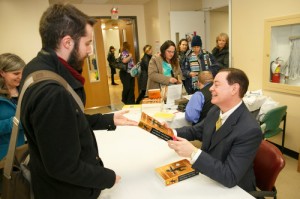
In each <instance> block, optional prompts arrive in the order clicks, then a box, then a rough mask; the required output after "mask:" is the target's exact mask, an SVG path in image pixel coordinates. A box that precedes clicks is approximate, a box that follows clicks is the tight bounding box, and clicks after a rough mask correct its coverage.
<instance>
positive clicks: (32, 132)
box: [0, 4, 262, 199]
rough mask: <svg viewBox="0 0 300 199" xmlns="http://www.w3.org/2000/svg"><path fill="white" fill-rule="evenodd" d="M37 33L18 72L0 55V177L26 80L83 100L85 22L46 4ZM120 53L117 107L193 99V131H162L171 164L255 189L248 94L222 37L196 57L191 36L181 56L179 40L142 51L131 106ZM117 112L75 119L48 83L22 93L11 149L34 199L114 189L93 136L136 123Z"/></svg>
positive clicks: (196, 43)
mask: <svg viewBox="0 0 300 199" xmlns="http://www.w3.org/2000/svg"><path fill="white" fill-rule="evenodd" d="M39 24H40V27H39V33H40V37H41V40H42V49H41V50H40V51H39V52H38V54H37V56H36V57H34V58H33V59H32V60H31V61H29V62H28V63H27V64H26V66H25V62H24V61H23V60H22V59H21V58H20V57H18V56H17V55H14V54H10V53H4V54H1V55H0V110H1V112H0V149H1V151H0V158H1V164H0V165H2V167H0V169H1V172H2V169H3V164H4V163H5V155H6V153H7V148H8V143H9V140H10V134H11V130H12V120H13V116H14V114H15V110H16V106H17V101H18V94H19V91H20V90H22V87H23V86H24V80H25V79H26V78H27V77H28V76H30V75H31V74H32V73H33V72H35V71H39V70H50V71H52V72H55V73H56V74H58V75H60V76H61V77H62V78H64V79H65V80H66V81H67V83H68V84H69V85H70V87H71V88H72V89H73V90H74V91H75V92H76V94H77V95H78V96H79V98H80V100H81V101H82V102H83V104H84V103H85V101H86V96H85V90H84V82H85V80H84V77H83V76H82V75H81V72H82V67H83V61H84V60H85V59H86V58H87V56H88V54H89V53H91V51H92V49H91V45H90V44H91V43H92V41H93V36H92V35H93V34H92V32H93V25H94V24H95V19H94V18H92V17H89V16H87V15H86V14H84V13H83V12H81V11H80V10H78V9H77V8H76V7H74V6H72V5H70V4H64V5H63V4H54V5H51V6H49V8H47V10H46V11H45V12H44V13H43V15H42V17H41V19H40V23H39ZM130 48H131V46H130V45H129V43H127V42H123V44H122V48H121V51H120V57H121V61H122V62H123V63H124V64H125V65H126V66H127V67H126V68H125V69H124V70H120V73H119V75H120V79H121V82H122V84H123V91H122V102H123V103H124V104H134V103H140V102H141V100H142V99H143V97H144V96H145V95H147V90H148V89H160V88H161V87H162V86H172V85H174V84H183V86H184V88H185V89H186V91H187V93H188V94H193V96H192V98H191V101H190V103H191V104H189V105H188V107H189V106H190V108H188V109H187V114H188V116H187V118H189V119H190V121H192V123H193V124H194V125H193V126H187V127H181V128H177V129H172V131H173V132H174V134H175V135H176V141H175V140H172V141H168V147H169V148H170V149H173V150H174V152H175V153H177V154H178V155H179V156H182V157H185V158H190V161H191V164H192V167H193V168H194V169H195V170H196V171H198V172H201V173H202V174H203V175H206V176H208V177H210V178H212V179H214V180H215V181H217V182H219V183H221V184H223V185H224V186H226V187H233V186H235V185H239V186H240V187H241V188H243V189H244V190H246V191H248V192H250V191H253V190H255V188H256V187H255V175H254V171H253V160H254V157H255V154H256V151H257V149H258V147H259V144H260V142H261V140H262V134H261V130H260V127H259V125H258V123H257V122H256V121H255V119H254V118H253V117H252V115H251V114H250V112H249V111H248V109H247V108H246V106H245V104H244V103H243V101H242V98H243V96H244V94H245V93H246V91H247V89H248V85H249V80H248V78H247V76H246V74H245V73H244V72H243V71H241V70H239V69H235V68H228V67H229V63H228V60H229V57H228V56H229V54H228V53H229V52H228V36H227V35H226V34H225V33H221V34H220V35H218V37H217V38H216V47H215V48H214V49H213V51H212V53H210V52H208V51H206V50H205V49H203V48H202V39H201V37H200V36H199V35H194V37H193V38H192V40H191V49H190V48H189V43H188V40H187V39H182V40H180V42H179V43H178V45H177V46H176V45H175V43H174V42H173V41H171V40H167V41H165V42H164V43H163V44H162V45H161V47H160V52H159V53H156V54H154V55H152V52H153V49H152V46H151V45H145V46H144V48H143V51H144V55H143V57H142V59H141V61H140V67H141V70H140V71H141V72H140V75H139V81H138V84H139V96H138V98H137V100H135V96H134V87H135V79H134V77H132V76H131V74H130V70H131V69H132V68H133V67H134V65H135V63H134V59H133V56H132V54H131V52H130ZM114 53H115V48H114V47H113V46H111V47H110V49H109V54H108V57H107V60H108V62H109V66H110V68H111V84H112V85H117V84H116V83H115V79H114V75H115V74H116V69H115V67H114V62H115V60H116V58H115V55H114ZM18 106H19V105H18ZM125 113H127V111H118V112H115V113H111V114H104V115H102V114H93V115H88V114H85V113H84V112H82V111H81V109H80V107H79V106H78V104H77V103H76V101H75V100H74V99H73V98H72V96H71V95H70V94H69V93H68V91H67V90H66V89H65V88H64V87H63V86H61V85H59V84H57V83H56V82H54V81H51V80H50V82H47V83H45V82H39V83H37V84H36V85H34V86H32V87H30V88H28V90H27V91H26V92H25V94H24V97H23V100H22V104H21V118H20V122H21V128H20V129H19V136H18V142H17V145H22V144H24V142H25V137H26V142H27V143H28V145H29V153H30V161H29V168H30V171H31V185H32V190H33V193H34V197H35V198H36V199H48V198H49V199H52V198H58V199H59V198H61V199H69V198H70V199H76V198H78V199H82V198H86V199H88V198H90V199H96V198H98V197H99V195H100V194H101V191H102V190H104V189H109V188H112V187H113V186H114V185H115V184H116V183H118V182H119V181H120V180H121V176H119V175H118V174H117V172H116V171H114V170H113V169H111V168H107V167H106V166H105V165H104V161H103V160H102V159H101V157H99V154H98V146H97V142H96V139H95V135H94V132H93V130H98V129H106V130H109V131H113V130H115V129H116V128H117V126H122V125H132V126H136V125H137V122H135V121H133V120H130V119H128V118H126V117H125V116H124V114H125ZM204 121H205V122H204ZM194 140H199V141H202V147H201V148H196V147H195V146H194V145H192V144H191V142H189V141H194ZM99 149H100V150H102V149H101V147H100V148H99ZM112 158H116V157H112ZM137 161H138V160H137ZM3 162H4V163H3ZM125 175H126V174H125ZM1 177H2V175H1ZM187 194H188V193H187Z"/></svg>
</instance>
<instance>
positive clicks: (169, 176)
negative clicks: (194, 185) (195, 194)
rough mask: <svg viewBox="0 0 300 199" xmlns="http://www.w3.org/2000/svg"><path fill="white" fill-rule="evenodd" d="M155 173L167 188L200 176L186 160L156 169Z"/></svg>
mask: <svg viewBox="0 0 300 199" xmlns="http://www.w3.org/2000/svg"><path fill="white" fill-rule="evenodd" d="M155 173H156V174H157V175H158V177H159V178H160V179H161V180H162V181H163V183H164V185H166V186H169V185H172V184H175V183H177V182H180V181H182V180H186V179H188V178H191V177H193V176H196V175H198V174H199V172H197V171H195V170H194V169H193V168H192V165H191V163H190V162H189V161H188V160H186V159H183V160H180V161H177V162H173V163H170V164H167V165H164V166H161V167H158V168H156V169H155Z"/></svg>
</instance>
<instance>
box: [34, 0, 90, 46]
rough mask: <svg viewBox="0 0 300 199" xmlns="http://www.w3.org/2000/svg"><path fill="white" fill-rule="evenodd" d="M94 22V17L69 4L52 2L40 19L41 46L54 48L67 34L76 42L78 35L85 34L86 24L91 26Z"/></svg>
mask: <svg viewBox="0 0 300 199" xmlns="http://www.w3.org/2000/svg"><path fill="white" fill-rule="evenodd" d="M95 22H96V20H95V19H93V18H91V17H89V16H87V15H86V14H84V13H83V12H81V11H80V10H78V9H77V8H76V7H74V6H73V5H71V4H54V5H52V6H50V7H49V8H48V9H47V10H46V11H45V12H44V13H43V15H42V18H41V20H40V28H39V31H40V35H41V38H42V46H43V48H50V49H53V50H56V49H57V48H58V44H59V42H60V41H61V39H62V38H63V37H65V36H67V35H69V36H70V37H72V39H73V40H74V41H75V43H77V42H78V41H79V39H80V37H83V36H85V35H86V31H85V27H86V25H87V24H90V25H91V26H93V25H94V24H95Z"/></svg>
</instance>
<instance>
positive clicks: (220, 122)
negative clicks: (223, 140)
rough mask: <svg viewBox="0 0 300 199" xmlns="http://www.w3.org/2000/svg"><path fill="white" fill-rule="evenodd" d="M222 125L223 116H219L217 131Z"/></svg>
mask: <svg viewBox="0 0 300 199" xmlns="http://www.w3.org/2000/svg"><path fill="white" fill-rule="evenodd" d="M221 126H222V119H221V117H220V116H219V119H218V120H217V122H216V131H217V130H218V129H219V128H220V127H221Z"/></svg>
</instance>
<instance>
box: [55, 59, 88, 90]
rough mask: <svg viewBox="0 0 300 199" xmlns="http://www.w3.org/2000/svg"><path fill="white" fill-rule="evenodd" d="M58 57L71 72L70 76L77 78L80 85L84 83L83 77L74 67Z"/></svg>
mask: <svg viewBox="0 0 300 199" xmlns="http://www.w3.org/2000/svg"><path fill="white" fill-rule="evenodd" d="M58 59H59V60H60V62H61V63H62V64H63V65H64V66H65V67H66V68H67V69H68V70H69V71H70V73H71V74H72V76H73V77H74V78H75V79H77V80H78V81H80V83H81V84H82V85H84V82H85V79H84V77H83V76H82V75H81V74H80V73H79V72H78V71H77V70H75V69H74V68H72V67H71V66H70V65H69V64H68V62H66V61H65V60H64V59H63V58H61V57H58Z"/></svg>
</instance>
